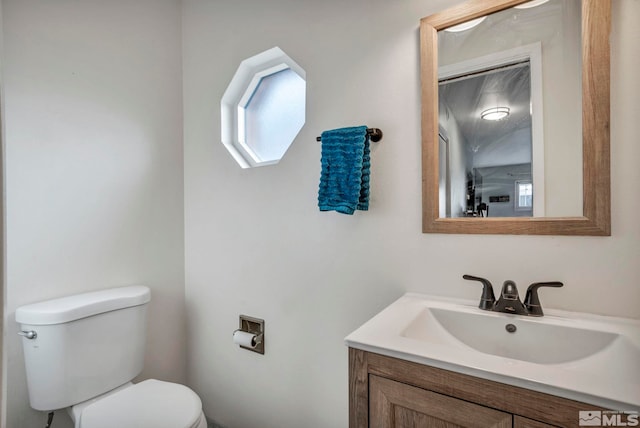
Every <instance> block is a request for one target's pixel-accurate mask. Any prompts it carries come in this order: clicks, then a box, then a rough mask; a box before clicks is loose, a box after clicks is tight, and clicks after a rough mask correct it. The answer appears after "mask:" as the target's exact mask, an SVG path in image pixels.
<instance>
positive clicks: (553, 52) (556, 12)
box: [437, 0, 583, 218]
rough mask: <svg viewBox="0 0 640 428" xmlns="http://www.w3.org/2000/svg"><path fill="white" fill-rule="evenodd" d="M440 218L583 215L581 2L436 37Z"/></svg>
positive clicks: (524, 7)
mask: <svg viewBox="0 0 640 428" xmlns="http://www.w3.org/2000/svg"><path fill="white" fill-rule="evenodd" d="M437 46H438V58H437V60H438V69H437V70H438V71H437V73H438V87H437V90H438V136H439V141H438V154H439V158H438V166H439V172H438V186H439V192H438V201H439V207H438V209H439V212H438V217H440V218H459V217H578V216H582V214H583V189H582V185H583V176H582V166H583V158H582V79H581V70H582V55H581V2H580V0H547V1H532V2H528V3H523V4H521V5H517V6H515V7H511V8H508V9H504V10H501V11H499V12H496V13H492V14H489V15H485V16H483V17H480V18H476V19H473V20H470V21H467V22H464V23H462V24H458V25H455V26H453V27H448V28H445V29H442V30H439V31H438V32H437Z"/></svg>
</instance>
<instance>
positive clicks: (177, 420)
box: [77, 379, 207, 428]
mask: <svg viewBox="0 0 640 428" xmlns="http://www.w3.org/2000/svg"><path fill="white" fill-rule="evenodd" d="M78 422H79V423H78V424H77V426H78V427H80V428H113V427H118V428H147V427H149V428H200V427H206V426H207V425H206V420H205V419H204V414H203V413H202V402H201V401H200V397H198V395H197V394H196V393H195V392H193V391H192V390H191V389H189V388H187V387H186V386H184V385H179V384H176V383H171V382H163V381H160V380H156V379H148V380H145V381H143V382H140V383H137V384H134V385H132V386H130V387H127V388H124V389H121V390H120V391H117V392H115V393H113V394H111V395H108V396H106V397H104V398H102V399H99V400H97V401H95V402H93V403H91V404H89V405H88V406H87V407H85V408H84V409H83V410H82V413H81V414H80V415H79V421H78Z"/></svg>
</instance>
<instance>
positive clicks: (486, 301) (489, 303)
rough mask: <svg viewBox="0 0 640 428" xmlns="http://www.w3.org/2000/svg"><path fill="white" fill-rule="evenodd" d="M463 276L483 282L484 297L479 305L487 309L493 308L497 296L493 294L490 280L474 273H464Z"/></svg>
mask: <svg viewBox="0 0 640 428" xmlns="http://www.w3.org/2000/svg"><path fill="white" fill-rule="evenodd" d="M462 278H463V279H467V280H470V281H480V282H481V283H482V297H480V304H479V305H478V307H479V308H480V309H484V310H485V311H490V310H491V309H493V305H494V304H495V303H496V297H495V296H494V295H493V286H491V283H490V282H489V280H487V279H484V278H480V277H478V276H472V275H462Z"/></svg>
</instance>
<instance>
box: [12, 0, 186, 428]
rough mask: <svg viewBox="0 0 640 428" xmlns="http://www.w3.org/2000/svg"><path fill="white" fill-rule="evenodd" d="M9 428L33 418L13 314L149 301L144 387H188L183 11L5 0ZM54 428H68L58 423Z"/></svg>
mask: <svg viewBox="0 0 640 428" xmlns="http://www.w3.org/2000/svg"><path fill="white" fill-rule="evenodd" d="M2 6H3V15H4V22H3V24H4V41H5V46H4V89H5V107H6V110H5V112H4V118H5V120H6V123H5V125H6V149H7V158H6V185H7V188H6V197H7V252H8V256H7V257H8V258H7V262H8V263H7V269H8V282H7V301H6V305H7V307H6V326H7V340H6V344H5V346H6V351H7V356H8V363H7V364H8V366H7V372H8V379H7V381H8V384H7V392H8V393H7V406H8V415H7V427H10V428H30V427H40V426H44V424H45V421H46V419H45V416H46V415H44V414H42V413H38V412H35V411H32V410H31V409H30V408H29V404H28V398H27V390H26V383H25V382H26V380H25V374H24V366H23V362H22V349H21V343H20V339H19V337H18V336H17V335H16V332H17V330H18V326H17V325H16V324H15V322H14V319H13V317H14V313H15V309H16V307H18V306H20V305H23V304H27V303H31V302H35V301H39V300H43V299H47V298H53V297H58V296H63V295H67V294H72V293H76V292H84V291H91V290H95V289H101V288H106V287H111V286H121V285H128V284H136V283H141V284H146V285H148V286H150V287H151V289H152V303H151V308H150V324H149V325H150V334H149V337H148V343H147V344H148V352H147V359H146V367H145V370H144V372H143V376H145V377H146V376H151V377H157V378H161V379H168V380H176V381H184V378H185V372H186V367H185V347H186V345H185V337H184V330H185V325H184V322H185V316H184V294H183V293H184V262H183V255H184V241H183V208H182V207H183V205H182V203H183V157H182V142H181V141H182V97H181V82H182V76H181V18H180V16H181V11H180V4H179V2H177V1H170V0H163V1H160V0H136V1H131V2H130V1H125V0H117V1H100V0H84V1H81V2H78V1H74V0H56V1H55V2H51V1H46V0H5V1H4V2H3V5H2ZM54 426H55V427H56V428H65V427H69V426H71V425H70V421H69V419H68V417H67V415H66V414H65V413H64V412H57V414H56V418H55V420H54Z"/></svg>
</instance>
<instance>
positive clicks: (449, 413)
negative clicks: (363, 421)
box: [369, 375, 513, 428]
mask: <svg viewBox="0 0 640 428" xmlns="http://www.w3.org/2000/svg"><path fill="white" fill-rule="evenodd" d="M512 424H513V416H512V415H511V414H509V413H504V412H500V411H498V410H494V409H490V408H488V407H483V406H479V405H477V404H473V403H469V402H467V401H463V400H458V399H456V398H452V397H449V396H446V395H442V394H438V393H435V392H432V391H427V390H425V389H420V388H416V387H414V386H411V385H407V384H404V383H400V382H396V381H393V380H390V379H386V378H383V377H379V376H375V375H370V376H369V426H370V427H371V428H456V427H483V428H511V427H512Z"/></svg>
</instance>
